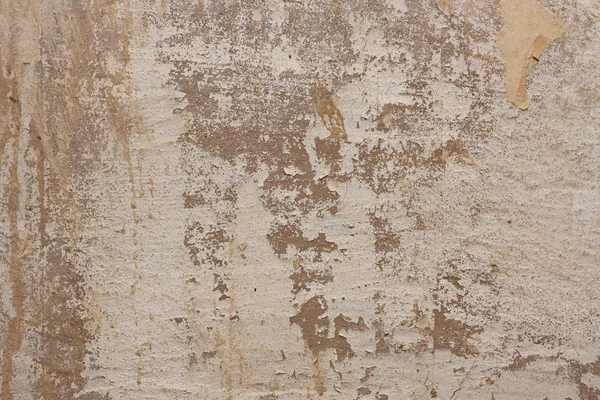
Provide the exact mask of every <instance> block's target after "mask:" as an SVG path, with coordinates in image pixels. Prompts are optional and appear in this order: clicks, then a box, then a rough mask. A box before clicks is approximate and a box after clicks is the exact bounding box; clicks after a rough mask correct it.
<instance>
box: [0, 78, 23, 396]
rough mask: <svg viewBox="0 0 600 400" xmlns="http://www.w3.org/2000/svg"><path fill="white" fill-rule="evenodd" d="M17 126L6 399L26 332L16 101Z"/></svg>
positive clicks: (17, 118)
mask: <svg viewBox="0 0 600 400" xmlns="http://www.w3.org/2000/svg"><path fill="white" fill-rule="evenodd" d="M11 83H12V84H11V90H10V95H11V98H15V99H18V98H19V86H18V83H17V82H16V81H15V80H12V82H11ZM9 111H10V116H11V122H12V126H13V132H14V134H13V135H12V136H13V142H12V160H11V164H10V169H9V188H8V189H9V190H8V199H7V203H8V207H7V209H8V210H7V211H8V217H9V235H10V250H9V269H8V272H9V275H8V276H9V279H10V284H11V294H12V307H13V312H14V316H13V317H11V318H10V320H9V322H8V329H7V337H6V338H4V340H3V344H4V346H3V347H4V348H3V351H2V391H1V392H0V398H2V400H12V399H13V393H12V390H11V381H12V378H13V358H14V356H15V355H16V354H17V352H18V351H19V349H20V348H21V344H22V343H23V336H24V333H25V278H24V272H25V270H24V265H23V259H22V254H21V238H20V235H19V211H20V207H21V195H20V191H21V185H20V183H19V157H20V137H21V103H20V101H14V102H12V104H10V105H9Z"/></svg>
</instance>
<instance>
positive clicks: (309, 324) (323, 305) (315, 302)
mask: <svg viewBox="0 0 600 400" xmlns="http://www.w3.org/2000/svg"><path fill="white" fill-rule="evenodd" d="M327 308H328V307H327V302H326V301H325V298H324V297H323V296H314V297H312V298H310V299H309V300H307V301H306V302H305V303H303V304H302V305H301V306H300V311H299V312H298V313H297V314H296V315H294V316H293V317H290V324H292V325H298V326H299V327H300V331H301V333H302V338H303V339H304V342H305V343H306V345H307V347H308V349H309V350H310V352H311V353H312V354H313V355H314V356H315V357H319V354H320V353H321V352H323V351H325V350H327V349H333V350H335V352H336V355H337V361H338V362H341V361H344V360H345V359H347V358H348V357H353V356H354V352H353V351H352V348H351V347H350V344H349V343H348V340H347V339H346V338H345V337H344V336H341V335H340V332H341V331H342V330H358V331H364V330H366V329H367V326H366V324H365V323H364V321H363V320H362V318H360V317H359V319H358V321H357V322H352V321H351V320H349V319H348V318H346V317H344V316H343V315H339V316H338V317H336V318H335V319H334V326H335V332H334V335H333V336H332V337H330V336H329V326H330V323H331V320H330V318H329V317H328V316H327V315H326V313H327Z"/></svg>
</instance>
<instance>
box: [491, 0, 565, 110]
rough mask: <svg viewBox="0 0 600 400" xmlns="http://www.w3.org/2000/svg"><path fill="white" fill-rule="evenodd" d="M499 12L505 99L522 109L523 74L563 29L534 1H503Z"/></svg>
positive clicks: (524, 102) (524, 93) (524, 95)
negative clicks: (502, 23) (504, 72)
mask: <svg viewBox="0 0 600 400" xmlns="http://www.w3.org/2000/svg"><path fill="white" fill-rule="evenodd" d="M500 12H501V14H502V18H503V20H504V27H503V28H502V30H501V31H500V32H499V34H498V40H497V41H498V46H499V47H500V51H501V52H502V57H503V58H504V66H505V69H506V98H507V100H508V101H509V102H511V103H512V104H514V105H515V106H517V107H519V108H520V109H521V110H526V109H527V108H528V107H529V103H528V101H527V86H526V84H527V82H526V81H527V73H528V72H529V70H530V69H531V68H532V67H533V66H534V65H535V64H536V63H537V61H538V60H539V58H540V56H541V54H542V52H543V51H544V50H545V49H546V48H547V47H548V45H550V43H551V42H552V41H553V40H555V39H557V38H558V37H560V36H562V34H563V33H564V32H565V29H564V27H563V24H562V22H561V21H560V20H559V19H556V18H554V17H553V16H552V15H551V14H550V13H549V12H548V11H547V10H546V9H545V8H544V7H543V6H542V5H541V4H540V3H539V1H538V0H503V1H502V3H501V4H500Z"/></svg>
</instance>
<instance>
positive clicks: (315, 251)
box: [267, 224, 338, 261]
mask: <svg viewBox="0 0 600 400" xmlns="http://www.w3.org/2000/svg"><path fill="white" fill-rule="evenodd" d="M267 240H268V241H269V244H270V245H271V247H272V248H273V251H274V252H275V254H277V255H278V256H282V255H284V254H287V249H288V246H294V247H295V248H296V250H297V251H299V252H301V253H308V254H307V257H308V258H309V259H311V260H312V261H320V260H321V257H322V254H323V253H329V252H332V251H334V250H337V248H338V246H337V244H335V243H334V242H330V241H329V240H327V236H326V235H325V234H324V233H321V232H320V233H319V234H318V235H317V237H316V238H314V239H310V240H308V239H306V238H305V237H304V233H303V232H302V231H301V230H300V228H299V227H298V226H297V225H295V224H286V225H276V226H275V227H273V228H272V229H271V231H270V232H269V233H268V234H267Z"/></svg>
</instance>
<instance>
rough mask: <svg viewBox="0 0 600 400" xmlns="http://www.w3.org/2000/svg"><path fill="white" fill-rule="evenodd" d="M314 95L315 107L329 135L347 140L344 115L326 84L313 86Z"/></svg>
mask: <svg viewBox="0 0 600 400" xmlns="http://www.w3.org/2000/svg"><path fill="white" fill-rule="evenodd" d="M313 92H314V95H315V107H316V110H317V114H318V115H319V117H320V118H321V122H322V123H323V125H324V126H325V128H327V130H328V131H329V134H330V137H332V138H336V139H340V140H343V141H346V140H348V134H347V133H346V127H345V126H344V117H343V116H342V113H341V112H340V110H339V109H338V108H337V106H336V105H335V102H334V101H333V94H332V93H331V91H329V89H327V87H326V86H315V87H314V88H313Z"/></svg>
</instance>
